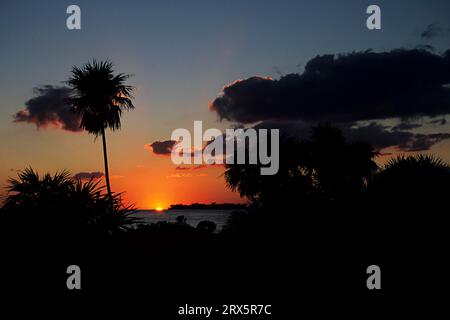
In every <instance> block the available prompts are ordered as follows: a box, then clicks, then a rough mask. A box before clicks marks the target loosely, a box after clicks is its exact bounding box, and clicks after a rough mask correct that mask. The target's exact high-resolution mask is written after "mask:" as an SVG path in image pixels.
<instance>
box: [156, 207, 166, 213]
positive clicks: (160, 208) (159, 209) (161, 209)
mask: <svg viewBox="0 0 450 320" xmlns="http://www.w3.org/2000/svg"><path fill="white" fill-rule="evenodd" d="M155 210H156V211H158V212H162V211H163V210H164V208H163V207H156V209H155Z"/></svg>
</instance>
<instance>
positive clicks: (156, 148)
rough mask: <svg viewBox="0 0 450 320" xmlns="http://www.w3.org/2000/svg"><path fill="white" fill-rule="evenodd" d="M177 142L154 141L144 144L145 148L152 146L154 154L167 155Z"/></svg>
mask: <svg viewBox="0 0 450 320" xmlns="http://www.w3.org/2000/svg"><path fill="white" fill-rule="evenodd" d="M176 143H177V142H176V141H174V140H166V141H155V142H153V143H151V144H146V145H145V147H146V148H149V147H150V148H152V151H153V153H154V154H160V155H169V154H171V152H172V149H173V147H174V146H175V144H176Z"/></svg>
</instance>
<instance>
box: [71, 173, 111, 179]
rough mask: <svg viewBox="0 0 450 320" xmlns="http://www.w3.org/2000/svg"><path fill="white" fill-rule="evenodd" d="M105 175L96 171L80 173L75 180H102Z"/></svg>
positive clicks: (75, 176)
mask: <svg viewBox="0 0 450 320" xmlns="http://www.w3.org/2000/svg"><path fill="white" fill-rule="evenodd" d="M103 176H104V173H103V172H99V171H95V172H78V173H76V174H75V175H74V176H73V178H74V179H78V180H90V179H94V180H95V179H100V178H103Z"/></svg>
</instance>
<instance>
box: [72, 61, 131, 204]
mask: <svg viewBox="0 0 450 320" xmlns="http://www.w3.org/2000/svg"><path fill="white" fill-rule="evenodd" d="M129 77H130V75H128V74H123V73H119V74H117V75H114V70H113V64H112V63H111V62H109V61H101V62H97V61H96V60H93V61H92V63H90V62H89V63H87V64H85V65H83V66H82V67H81V68H78V67H76V66H74V67H73V68H72V72H71V77H70V78H69V80H68V81H67V83H68V84H69V85H70V87H71V88H72V89H73V90H74V93H73V96H72V97H71V99H70V103H71V105H72V111H73V112H75V113H78V114H80V115H81V123H80V127H81V128H83V129H85V130H87V131H88V132H89V133H91V134H94V135H95V136H96V137H98V136H99V135H101V136H102V141H103V157H104V163H105V180H106V188H107V191H108V195H109V196H111V185H110V182H109V169H108V155H107V149H106V135H105V129H107V128H109V129H111V130H112V131H115V130H118V129H120V126H121V123H120V117H121V115H122V111H123V110H131V109H134V105H133V103H132V101H131V99H132V98H133V96H132V95H131V92H132V91H133V89H134V88H133V87H132V86H129V85H126V84H125V81H126V80H127V79H128V78H129Z"/></svg>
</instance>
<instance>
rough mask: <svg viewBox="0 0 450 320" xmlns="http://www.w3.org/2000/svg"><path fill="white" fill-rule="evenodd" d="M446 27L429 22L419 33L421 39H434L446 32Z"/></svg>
mask: <svg viewBox="0 0 450 320" xmlns="http://www.w3.org/2000/svg"><path fill="white" fill-rule="evenodd" d="M448 31H449V30H448V29H444V28H442V27H440V26H438V25H437V24H435V23H431V24H429V25H428V26H427V27H426V28H425V30H424V31H423V32H422V33H421V34H420V37H421V38H423V39H429V40H430V39H434V38H437V37H442V36H445V35H447V34H448Z"/></svg>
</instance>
